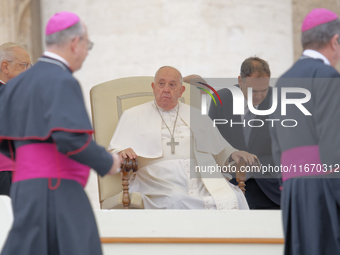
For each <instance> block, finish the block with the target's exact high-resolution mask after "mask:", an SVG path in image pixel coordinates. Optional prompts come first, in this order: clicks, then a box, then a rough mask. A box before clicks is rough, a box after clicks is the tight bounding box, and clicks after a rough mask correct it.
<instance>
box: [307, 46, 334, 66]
mask: <svg viewBox="0 0 340 255" xmlns="http://www.w3.org/2000/svg"><path fill="white" fill-rule="evenodd" d="M302 55H304V56H307V57H310V58H318V59H321V60H322V61H323V62H324V63H325V64H326V65H329V66H330V65H331V63H330V62H329V60H328V59H327V58H326V57H325V56H324V55H322V54H321V53H320V52H318V51H316V50H311V49H308V50H304V51H303V53H302Z"/></svg>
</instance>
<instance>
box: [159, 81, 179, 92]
mask: <svg viewBox="0 0 340 255" xmlns="http://www.w3.org/2000/svg"><path fill="white" fill-rule="evenodd" d="M165 85H166V82H164V81H160V82H159V83H158V87H160V88H161V89H162V88H164V87H165ZM169 87H170V89H171V90H174V89H176V88H177V83H175V82H170V83H169Z"/></svg>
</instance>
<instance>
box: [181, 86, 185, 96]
mask: <svg viewBox="0 0 340 255" xmlns="http://www.w3.org/2000/svg"><path fill="white" fill-rule="evenodd" d="M184 91H185V86H184V85H182V87H181V89H180V93H181V96H182V94H183V92H184Z"/></svg>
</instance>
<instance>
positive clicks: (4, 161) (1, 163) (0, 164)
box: [0, 153, 14, 172]
mask: <svg viewBox="0 0 340 255" xmlns="http://www.w3.org/2000/svg"><path fill="white" fill-rule="evenodd" d="M13 168H14V162H13V161H12V160H11V159H10V158H7V157H6V156H5V155H3V154H1V153H0V172H2V171H13Z"/></svg>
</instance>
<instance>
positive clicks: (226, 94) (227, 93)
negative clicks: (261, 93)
mask: <svg viewBox="0 0 340 255" xmlns="http://www.w3.org/2000/svg"><path fill="white" fill-rule="evenodd" d="M233 87H236V88H239V86H238V85H237V84H236V85H233ZM217 93H218V94H219V96H220V97H232V93H231V91H230V89H228V88H223V89H219V90H217Z"/></svg>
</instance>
